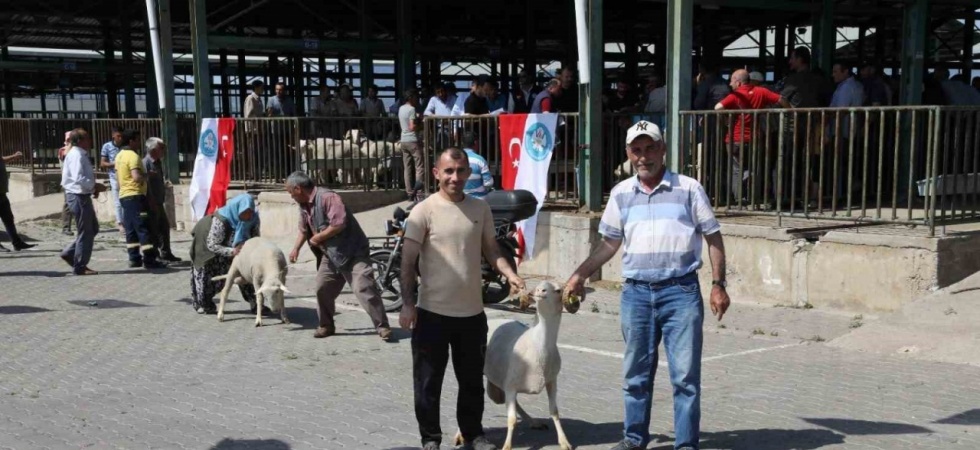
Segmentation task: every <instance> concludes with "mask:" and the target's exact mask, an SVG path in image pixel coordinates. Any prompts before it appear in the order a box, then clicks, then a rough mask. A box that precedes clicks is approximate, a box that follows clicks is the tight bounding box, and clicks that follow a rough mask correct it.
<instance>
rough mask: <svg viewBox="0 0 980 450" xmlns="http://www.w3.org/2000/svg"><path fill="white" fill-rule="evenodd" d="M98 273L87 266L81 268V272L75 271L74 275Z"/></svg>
mask: <svg viewBox="0 0 980 450" xmlns="http://www.w3.org/2000/svg"><path fill="white" fill-rule="evenodd" d="M98 274H99V273H98V272H96V271H94V270H92V269H89V268H88V267H86V268H84V269H82V271H81V272H75V275H79V276H81V275H98Z"/></svg>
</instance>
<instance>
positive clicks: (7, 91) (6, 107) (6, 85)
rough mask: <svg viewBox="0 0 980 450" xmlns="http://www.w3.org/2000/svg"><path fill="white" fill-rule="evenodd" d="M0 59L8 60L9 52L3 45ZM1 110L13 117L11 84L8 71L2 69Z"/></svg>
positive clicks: (7, 115)
mask: <svg viewBox="0 0 980 450" xmlns="http://www.w3.org/2000/svg"><path fill="white" fill-rule="evenodd" d="M0 56H2V58H0V60H3V61H10V53H9V52H8V51H7V46H6V45H4V46H3V49H2V50H0ZM3 111H4V113H5V114H6V117H14V93H13V86H12V85H11V84H10V71H9V70H4V71H3Z"/></svg>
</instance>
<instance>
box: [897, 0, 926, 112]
mask: <svg viewBox="0 0 980 450" xmlns="http://www.w3.org/2000/svg"><path fill="white" fill-rule="evenodd" d="M928 15H929V1H928V0H913V1H912V2H911V3H908V4H906V5H905V16H904V20H903V22H902V28H903V30H902V36H903V37H904V39H903V40H902V89H901V95H902V104H904V105H918V104H920V103H922V71H923V69H924V64H925V49H926V34H927V33H928V31H927V29H926V28H927V24H928V23H929V18H928Z"/></svg>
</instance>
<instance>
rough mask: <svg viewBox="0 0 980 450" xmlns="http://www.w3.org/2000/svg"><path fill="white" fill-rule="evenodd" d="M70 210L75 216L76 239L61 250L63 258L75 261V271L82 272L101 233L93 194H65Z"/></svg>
mask: <svg viewBox="0 0 980 450" xmlns="http://www.w3.org/2000/svg"><path fill="white" fill-rule="evenodd" d="M65 202H66V203H67V204H68V210H69V211H71V215H72V216H74V217H75V229H77V230H78V234H77V235H76V236H75V240H74V241H73V242H72V243H70V244H68V246H67V247H65V249H64V250H62V251H61V256H62V257H63V258H66V259H69V260H71V261H73V266H74V269H75V270H74V272H75V273H82V272H83V271H84V270H85V268H86V267H88V262H89V259H91V258H92V244H93V243H94V242H95V235H96V234H98V233H99V219H98V218H96V217H95V208H94V207H93V206H92V196H91V195H79V194H65Z"/></svg>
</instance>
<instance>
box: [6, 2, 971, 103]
mask: <svg viewBox="0 0 980 450" xmlns="http://www.w3.org/2000/svg"><path fill="white" fill-rule="evenodd" d="M528 2H529V3H528ZM395 4H396V2H395V1H391V0H332V1H315V0H306V1H304V0H208V1H207V12H208V18H207V23H208V26H209V28H210V30H209V34H210V35H212V36H228V37H236V38H245V37H251V38H281V39H302V38H317V39H321V40H331V41H338V47H339V48H343V47H344V45H346V44H345V43H346V42H350V46H351V49H352V50H351V51H349V52H347V53H348V56H349V57H356V56H357V54H358V52H357V45H358V44H359V43H363V42H364V40H362V38H361V36H360V29H361V26H362V23H361V16H360V15H359V8H361V7H363V8H364V9H365V11H366V12H367V15H366V17H365V19H364V25H365V26H366V27H367V31H368V33H369V38H368V40H370V41H380V42H387V43H390V44H392V50H390V51H389V52H388V54H386V53H385V51H381V52H374V57H375V58H386V59H389V58H391V57H393V56H394V53H393V52H394V45H395V43H396V39H397V33H396V31H397V17H396V15H395V11H396V9H395ZM528 4H530V6H527V5H528ZM697 4H698V5H700V7H699V8H696V9H695V17H694V30H693V35H694V46H695V48H697V47H698V46H701V45H704V44H709V45H710V43H709V42H706V39H709V40H713V41H714V42H715V43H716V45H720V46H721V47H722V48H724V46H725V45H727V44H728V43H731V42H732V41H734V40H735V39H737V38H739V37H741V36H743V35H744V34H745V33H746V32H748V31H752V30H757V29H760V28H763V27H767V26H774V25H777V24H788V25H792V26H797V25H804V24H808V23H810V22H811V21H812V17H813V14H814V13H815V12H816V11H818V10H819V8H820V7H821V5H822V4H823V1H822V0H779V1H764V0H702V1H698V2H697ZM904 4H905V2H904V1H903V0H843V1H836V2H835V22H836V24H837V25H838V26H869V27H878V28H880V27H885V28H890V29H896V28H897V27H900V26H901V23H902V6H903V5H904ZM930 5H931V19H932V22H933V28H937V27H941V26H947V27H948V26H949V25H948V24H949V23H950V21H952V20H954V19H963V16H965V14H966V11H967V10H969V9H970V8H972V7H975V5H976V2H975V1H972V0H939V1H932V2H930ZM0 11H4V13H3V14H0V27H2V28H0V29H2V30H3V31H2V32H0V33H2V35H0V44H2V45H6V46H10V47H37V48H59V49H76V50H94V51H98V52H101V53H102V54H104V53H105V50H106V48H107V45H106V43H107V39H106V37H107V36H111V44H110V45H111V47H112V49H113V50H115V51H116V52H120V51H122V50H123V49H124V48H125V47H127V46H128V47H130V48H131V49H132V51H134V52H144V51H146V50H147V41H146V39H145V29H146V25H145V16H146V6H145V3H144V2H143V1H124V0H86V1H79V0H31V1H25V0H0ZM528 13H530V16H531V17H532V19H533V20H532V21H531V25H530V30H527V29H526V21H525V18H526V17H527V16H528V15H529V14H528ZM603 16H604V21H605V23H604V30H603V33H604V36H605V38H606V41H607V42H623V41H627V40H628V41H629V42H633V43H637V44H650V43H657V42H664V40H665V39H666V36H665V33H666V30H667V26H666V2H665V1H658V0H605V11H604V13H603ZM171 22H172V30H173V48H174V51H175V52H176V53H190V25H189V2H188V0H171ZM411 29H412V31H413V36H414V37H415V43H414V46H415V49H416V50H415V51H416V53H417V54H418V55H422V54H429V55H439V57H440V58H443V59H444V60H446V61H449V60H464V59H466V58H469V59H470V60H486V59H487V58H489V56H490V55H494V54H499V52H500V50H501V49H504V51H506V50H507V49H513V50H514V52H515V53H518V54H521V52H523V40H524V36H525V34H526V33H527V32H528V31H530V32H531V33H532V35H533V37H534V49H535V52H536V53H537V55H538V58H539V61H544V60H547V59H553V60H562V59H572V58H574V43H575V39H574V33H575V28H574V13H573V8H572V0H560V1H559V0H527V2H525V1H515V0H505V1H502V2H495V3H492V4H482V3H476V2H460V1H458V0H411ZM885 36H886V37H887V36H888V35H887V34H885ZM946 43H947V45H946V47H945V48H943V49H941V51H940V56H942V57H946V58H950V57H951V58H955V57H956V56H954V55H953V53H954V52H956V51H958V50H959V49H960V48H961V47H962V39H955V38H953V39H951V40H949V41H948V42H946ZM865 46H866V48H874V45H873V44H865ZM841 50H843V54H841V55H840V56H845V55H851V54H852V53H853V52H852V51H851V50H846V49H841ZM212 53H216V52H214V50H213V49H212ZM276 53H278V52H276V51H263V50H261V49H250V50H249V54H276ZM334 53H337V52H334ZM313 55H314V56H315V53H314V54H313ZM892 56H895V57H897V56H896V55H892ZM639 57H640V58H641V59H645V60H648V61H649V60H652V59H653V55H650V54H646V53H643V52H641V54H640V56H639ZM116 58H117V64H118V62H119V61H118V59H119V58H118V55H117V56H116ZM70 59H74V60H76V61H78V62H79V63H84V62H91V63H93V64H95V65H99V64H102V61H101V56H94V57H93V56H91V55H90V56H84V55H80V56H79V57H78V58H64V57H63V56H59V57H47V56H41V55H37V54H35V55H33V56H29V57H27V56H17V60H18V61H21V60H26V61H50V62H52V63H61V62H63V61H66V60H70ZM134 62H136V63H137V64H141V63H142V62H141V61H140V58H138V57H134ZM7 63H8V64H9V63H10V62H9V61H8V62H7ZM9 67H11V66H8V68H9ZM91 68H92V67H89V69H91ZM146 70H147V69H141V70H133V69H132V68H130V69H123V70H122V73H125V74H126V76H127V77H132V79H133V81H135V82H136V83H137V84H138V85H142V84H143V83H144V82H145V72H146ZM184 70H187V71H189V66H179V65H178V69H177V73H182V71H184ZM60 72H62V71H59V70H57V66H56V65H52V66H51V67H50V70H36V69H34V70H20V69H17V68H14V69H13V70H11V71H10V72H9V74H10V75H11V78H12V80H13V81H14V82H15V83H17V84H20V85H25V83H26V84H35V85H37V84H39V85H42V86H54V87H56V86H57V85H58V82H59V78H61V77H65V76H68V77H70V78H71V80H72V84H73V85H74V86H79V87H81V86H91V87H93V88H96V87H99V86H103V85H104V82H103V81H102V79H103V78H104V75H103V74H101V73H98V72H99V71H97V70H96V71H93V72H91V73H83V72H84V71H81V70H78V71H77V73H70V74H68V73H60Z"/></svg>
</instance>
